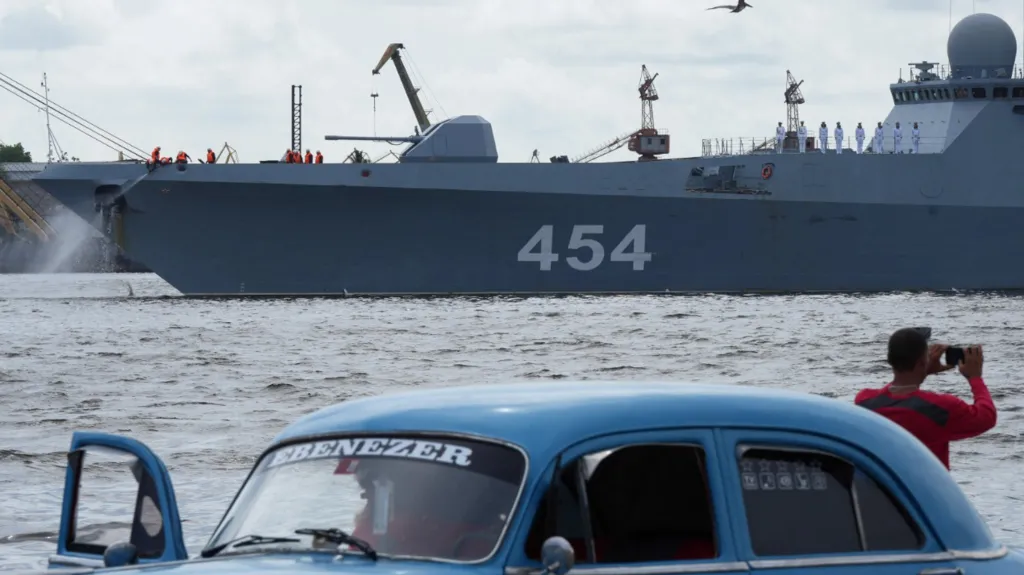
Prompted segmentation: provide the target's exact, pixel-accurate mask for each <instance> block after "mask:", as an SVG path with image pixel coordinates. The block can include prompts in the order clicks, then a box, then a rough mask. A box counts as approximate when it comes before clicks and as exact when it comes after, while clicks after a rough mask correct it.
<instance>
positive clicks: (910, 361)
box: [886, 327, 928, 371]
mask: <svg viewBox="0 0 1024 575" xmlns="http://www.w3.org/2000/svg"><path fill="white" fill-rule="evenodd" d="M927 353H928V338H927V337H926V336H925V334H924V333H922V331H921V330H919V329H915V328H912V327H905V328H903V329H898V330H896V331H895V332H894V333H893V334H892V335H891V336H889V353H888V355H887V357H886V361H888V362H889V365H891V366H892V368H893V370H895V371H911V370H913V369H914V366H915V365H917V362H918V361H920V360H921V357H922V356H924V355H926V354H927Z"/></svg>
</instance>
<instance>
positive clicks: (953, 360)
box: [946, 345, 964, 365]
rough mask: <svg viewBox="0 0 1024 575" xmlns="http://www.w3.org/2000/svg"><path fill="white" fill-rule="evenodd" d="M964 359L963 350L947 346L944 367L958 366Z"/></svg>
mask: <svg viewBox="0 0 1024 575" xmlns="http://www.w3.org/2000/svg"><path fill="white" fill-rule="evenodd" d="M963 359H964V348H962V347H955V346H952V345H951V346H949V347H947V348H946V365H959V364H960V362H961V361H963Z"/></svg>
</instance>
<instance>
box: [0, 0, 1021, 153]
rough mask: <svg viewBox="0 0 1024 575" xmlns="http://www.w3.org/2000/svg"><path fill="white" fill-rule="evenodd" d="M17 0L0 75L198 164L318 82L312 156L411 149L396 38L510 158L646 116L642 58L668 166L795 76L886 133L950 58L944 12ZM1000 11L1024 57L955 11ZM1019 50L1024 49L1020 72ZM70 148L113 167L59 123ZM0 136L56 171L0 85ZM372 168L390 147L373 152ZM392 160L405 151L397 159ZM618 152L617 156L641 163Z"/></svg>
mask: <svg viewBox="0 0 1024 575" xmlns="http://www.w3.org/2000/svg"><path fill="white" fill-rule="evenodd" d="M728 1H729V0H635V1H623V0H548V1H546V2H541V1H536V0H372V1H370V0H364V1H361V2H356V1H354V0H296V1H294V2H289V1H282V0H205V1H199V0H177V1H175V2H152V1H150V0H2V2H0V73H3V74H6V75H7V76H10V77H12V78H14V79H15V80H17V81H19V82H21V83H22V84H25V85H26V86H28V87H31V88H33V89H36V90H40V82H41V80H42V76H43V73H44V72H46V73H47V75H48V78H49V86H50V97H51V98H52V99H53V101H55V102H56V103H57V104H59V105H61V106H63V107H65V108H67V109H69V110H70V111H72V112H74V113H76V114H78V115H79V116H82V117H84V118H85V119H87V120H89V121H91V122H93V123H95V124H97V125H99V126H100V127H102V128H103V129H105V130H107V131H109V132H111V133H113V134H115V135H117V136H118V137H120V138H122V139H124V140H126V141H128V142H130V143H132V144H134V145H135V146H138V147H140V148H142V149H143V150H145V151H146V152H148V151H149V150H150V149H152V147H153V146H154V145H157V144H159V145H161V146H163V149H164V151H165V154H166V153H168V152H170V153H172V154H173V153H174V151H176V150H178V149H185V150H187V151H188V152H189V153H190V154H191V156H192V157H193V158H198V157H199V156H201V155H202V153H203V152H204V151H205V149H206V148H207V147H211V146H212V147H214V148H215V149H218V150H219V149H220V147H221V146H222V145H223V144H224V142H228V143H230V144H231V145H232V146H233V147H234V148H235V149H237V151H238V153H239V156H240V159H241V160H242V161H243V162H254V161H258V160H261V159H276V158H278V157H280V156H281V154H282V153H283V152H284V150H285V149H286V148H287V147H288V146H289V144H290V141H291V120H290V115H291V107H290V97H291V95H290V91H291V85H292V84H301V85H302V86H303V147H308V148H312V149H313V150H316V149H320V150H322V151H323V152H324V154H325V156H326V157H327V160H328V161H331V160H335V161H338V160H340V159H341V158H342V157H344V156H345V155H347V154H348V152H349V151H351V149H352V147H353V145H354V144H353V143H349V142H326V141H324V139H323V137H324V135H325V134H346V135H371V134H373V132H374V115H373V107H372V100H371V98H370V92H371V91H376V92H378V93H379V95H380V96H379V98H378V99H377V113H376V132H377V133H378V134H382V135H399V136H401V135H408V134H410V133H411V132H412V128H413V126H414V125H415V120H414V118H413V115H412V112H411V109H410V107H409V104H408V102H407V100H406V98H405V95H404V94H403V92H402V88H401V85H400V83H399V81H398V76H397V74H396V73H395V70H394V67H393V66H392V65H391V64H388V65H387V66H386V67H385V69H384V70H382V72H381V74H380V75H379V76H371V74H370V70H371V69H372V68H373V66H374V65H375V64H376V63H377V60H378V59H379V58H380V56H381V55H382V53H383V52H384V50H385V48H386V47H387V45H388V43H390V42H403V43H404V44H405V45H406V46H407V47H408V52H407V57H408V58H409V59H410V60H411V63H412V69H413V70H414V72H417V74H416V75H415V76H414V80H415V81H416V82H417V84H418V85H420V87H421V88H422V91H421V96H422V97H423V99H424V104H425V107H426V108H427V109H433V114H432V116H431V117H432V118H434V119H442V118H444V117H451V116H456V115H459V114H477V115H480V116H483V117H484V118H486V119H487V120H489V121H490V122H491V123H492V124H493V127H494V133H495V137H496V139H497V143H498V153H499V155H500V158H501V161H527V160H528V159H529V157H530V154H531V152H532V151H533V150H534V149H535V148H536V149H539V152H540V156H541V158H542V159H544V160H545V161H546V160H547V158H548V157H549V156H552V155H555V154H566V155H569V156H570V157H573V156H576V155H580V154H583V153H585V152H587V151H588V150H589V149H591V148H594V147H597V146H599V145H601V144H602V143H604V142H605V141H607V140H610V139H612V138H614V137H616V136H618V135H620V134H622V133H625V132H629V131H631V130H635V129H637V128H638V127H639V124H640V101H639V98H638V92H637V84H638V82H639V79H640V66H641V64H646V65H647V66H648V68H649V69H650V70H651V71H652V72H657V73H658V74H659V76H658V78H657V80H656V82H655V86H656V88H657V90H658V92H659V94H660V96H661V99H660V100H659V101H658V102H656V103H655V108H654V116H655V123H656V126H657V127H658V128H660V129H663V130H667V131H668V132H669V133H670V134H671V135H672V137H673V149H672V152H673V155H698V154H699V153H700V142H701V139H702V138H726V137H737V136H743V137H753V136H770V135H771V134H772V133H773V130H774V126H775V124H776V122H779V121H785V119H786V116H785V114H786V109H785V105H784V103H783V96H782V92H783V90H784V88H785V77H786V69H787V68H788V69H791V70H792V71H793V73H794V74H795V75H796V76H797V78H798V79H803V80H805V82H804V85H803V88H802V89H803V94H804V97H805V98H806V100H807V103H806V104H805V105H804V106H803V107H802V108H801V118H802V119H804V120H805V121H806V122H807V124H808V125H810V126H816V125H818V124H819V123H820V122H821V121H823V120H824V121H827V122H829V124H830V125H831V124H833V123H834V122H835V121H837V120H839V121H842V122H843V124H844V126H848V127H849V128H850V129H852V127H853V126H855V125H856V123H857V122H858V121H861V122H864V123H865V125H868V123H870V124H874V123H875V122H876V121H878V120H882V119H883V118H884V117H885V115H886V114H887V113H888V111H889V109H890V108H891V99H890V98H889V95H888V93H887V85H888V84H889V83H890V82H894V81H895V80H896V79H897V78H898V76H899V73H900V70H901V68H902V70H903V74H904V76H906V74H907V72H906V70H907V64H908V62H917V61H921V60H929V61H937V62H942V63H946V61H947V58H946V36H947V34H948V30H949V24H950V7H949V1H948V0H856V1H854V0H753V4H754V6H753V7H752V8H751V9H749V10H746V11H744V12H742V13H740V14H731V13H729V12H728V11H725V10H712V11H707V10H705V8H707V7H709V6H714V5H718V4H723V3H727V2H728ZM975 8H976V9H977V11H978V12H989V13H992V14H996V15H998V16H1000V17H1002V18H1003V19H1004V20H1006V21H1007V23H1009V24H1010V26H1011V27H1012V28H1013V30H1014V33H1015V34H1016V35H1017V43H1018V45H1020V43H1021V40H1022V38H1024V32H1022V22H1024V0H953V7H952V12H953V18H952V21H953V24H954V25H955V23H956V21H957V20H959V19H960V18H962V17H964V16H966V15H969V14H970V13H971V12H972V10H974V9H975ZM1021 57H1022V50H1021V49H1020V48H1018V51H1017V61H1018V62H1020V61H1021ZM53 131H54V133H55V134H56V136H57V140H58V141H59V143H60V145H61V146H62V148H63V149H64V150H65V151H67V152H68V153H69V154H70V155H73V156H78V157H80V158H82V159H89V160H108V159H115V158H116V153H115V152H112V151H111V150H109V149H108V148H105V147H103V146H102V145H100V144H97V143H95V142H93V141H92V140H90V139H89V138H87V137H85V136H83V135H81V134H79V133H78V132H76V131H75V130H74V129H72V128H69V127H67V126H65V125H63V124H61V123H59V122H56V121H54V122H53ZM0 141H3V142H4V143H7V144H11V143H15V142H19V141H20V142H23V143H24V144H25V146H26V147H27V148H28V149H29V150H30V151H31V152H32V154H33V157H34V158H36V159H45V158H46V150H47V139H46V129H45V118H44V114H43V113H42V112H39V111H37V110H36V109H34V108H33V107H32V106H30V105H29V104H26V103H24V102H22V101H21V100H19V99H17V98H16V97H14V96H12V95H10V94H9V93H7V92H6V91H0ZM360 147H361V148H363V149H366V150H367V151H369V152H370V153H371V156H374V157H376V156H379V155H382V154H384V153H386V152H387V150H388V149H390V148H389V147H388V146H387V145H384V144H362V145H361V146H360ZM397 149H398V148H396V150H397ZM631 156H632V155H631V154H630V153H629V152H627V151H625V150H622V151H620V152H617V153H616V154H614V155H610V156H607V157H606V159H629V158H630V157H631Z"/></svg>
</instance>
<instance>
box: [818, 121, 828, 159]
mask: <svg viewBox="0 0 1024 575" xmlns="http://www.w3.org/2000/svg"><path fill="white" fill-rule="evenodd" d="M827 147H828V126H826V125H825V122H822V123H821V127H820V128H818V150H820V151H821V153H822V154H824V153H825V148H827Z"/></svg>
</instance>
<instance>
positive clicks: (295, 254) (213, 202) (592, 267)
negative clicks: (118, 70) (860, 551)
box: [35, 21, 1024, 296]
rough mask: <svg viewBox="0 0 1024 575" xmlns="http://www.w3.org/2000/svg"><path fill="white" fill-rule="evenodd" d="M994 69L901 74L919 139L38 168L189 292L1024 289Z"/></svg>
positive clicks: (1013, 136)
mask: <svg viewBox="0 0 1024 575" xmlns="http://www.w3.org/2000/svg"><path fill="white" fill-rule="evenodd" d="M1000 22H1001V21H1000ZM1004 25H1005V23H1004ZM957 28H960V25H958V27H957ZM956 32H957V30H956V29H954V34H955V33H956ZM952 56H953V55H952V54H951V59H952ZM1012 58H1013V56H1011V59H1010V62H1011V63H1012V62H1013V59H1012ZM996 72H998V69H996ZM978 76H979V75H978V74H976V73H975V74H974V77H969V76H967V75H966V74H960V75H955V74H954V75H952V76H947V77H943V78H939V77H933V78H928V77H925V78H924V79H923V80H920V79H919V81H917V82H904V83H898V84H893V85H891V86H890V91H891V93H892V97H893V98H894V101H895V105H894V107H893V109H892V111H891V112H890V114H889V116H888V117H887V118H886V119H885V121H884V122H883V124H884V126H886V136H885V138H884V140H883V142H884V150H889V151H891V150H892V149H893V144H894V142H893V136H892V133H891V130H892V127H893V126H894V125H895V123H896V122H901V123H902V125H903V126H904V129H905V130H906V135H905V136H904V138H903V151H904V152H910V151H911V148H912V145H911V143H910V134H909V132H910V130H909V126H911V125H912V124H913V123H915V122H916V123H918V124H919V125H920V127H921V128H920V129H921V135H922V137H921V140H920V148H919V150H918V153H898V154H894V153H882V151H883V150H878V151H873V150H871V152H872V153H864V154H856V153H853V151H852V150H844V152H843V153H842V154H837V153H835V151H834V150H829V151H828V152H827V153H819V152H818V151H817V150H809V151H808V152H807V153H797V152H796V151H795V150H793V149H789V148H787V149H785V150H783V151H781V152H771V153H748V154H738V155H708V156H704V157H697V158H685V159H670V160H658V161H644V162H608V163H550V164H537V163H498V162H497V154H496V151H495V150H494V145H493V136H492V135H491V131H490V125H489V124H487V123H486V122H485V121H484V120H482V119H481V118H479V117H476V116H460V117H458V118H455V119H452V120H449V121H446V122H444V123H441V124H437V125H435V126H433V127H432V129H431V131H430V132H428V133H425V134H424V136H423V137H422V138H420V139H418V140H416V141H415V142H414V143H412V145H411V146H410V148H409V149H408V150H407V151H406V152H405V154H403V156H402V160H401V162H400V163H397V164H321V165H292V164H277V163H264V164H252V165H239V164H232V165H202V164H188V165H182V166H176V165H171V166H161V167H158V168H156V169H155V170H152V171H151V172H150V171H148V168H147V167H146V166H145V165H141V164H54V165H51V166H49V167H48V168H46V169H45V170H44V171H43V172H42V173H40V174H39V175H37V176H36V177H35V180H36V181H37V182H38V183H39V184H40V185H41V186H42V187H43V188H44V189H45V190H46V191H48V192H49V193H51V194H52V195H54V196H55V197H56V198H57V199H58V200H59V201H61V202H62V203H64V204H65V205H66V206H67V207H69V208H70V209H72V210H73V211H74V212H76V213H77V214H79V215H80V216H82V217H83V218H85V219H86V220H87V221H91V222H94V223H95V225H97V227H99V228H100V229H101V231H103V232H104V233H106V234H107V235H109V236H111V237H112V238H113V239H114V240H115V241H116V242H117V243H118V244H119V245H121V247H122V248H123V249H124V250H125V252H126V253H127V254H128V255H129V256H130V257H131V258H132V259H134V260H137V261H139V262H141V263H143V264H144V265H146V266H147V267H148V268H149V269H151V270H153V272H155V273H157V274H158V275H160V276H161V277H163V278H164V279H165V280H166V281H167V282H169V283H170V284H171V285H173V286H174V287H175V288H177V289H178V290H179V291H181V292H182V293H183V294H185V295H193V296H239V295H241V296H293V295H294V296H299V295H342V294H349V295H362V294H372V295H402V294H408V295H414V294H422V295H446V294H553V293H574V294H585V293H595V294H596V293H665V292H743V293H758V292H762V293H764V292H877V291H897V290H935V291H944V290H1017V289H1024V266H1021V265H1020V263H1021V262H1022V261H1024V161H1022V160H1021V158H1024V88H1022V86H1024V82H1022V81H1021V80H1020V79H1018V78H1012V77H1009V76H1005V74H1004V75H1003V77H1001V78H1000V77H997V76H998V74H997V73H993V74H992V75H991V76H990V77H988V78H983V79H977V78H978ZM1011 76H1012V74H1011ZM979 88H981V90H982V91H981V92H979V91H978V89H979ZM1000 88H1001V89H1003V91H1000V90H999V89H1000ZM961 89H963V90H967V91H969V92H968V93H970V94H972V96H971V97H967V98H965V99H959V98H957V97H956V96H955V95H956V94H960V93H961V92H960V90H961ZM922 91H923V92H924V93H925V95H924V96H922V95H921V93H922ZM915 92H916V93H915ZM944 94H945V96H944ZM999 94H1004V95H1005V97H1001V96H999ZM871 129H872V126H870V125H868V126H867V130H868V132H869V136H868V137H869V141H868V142H867V146H868V148H869V150H870V147H871V142H870V132H871ZM852 131H853V130H852V129H851V130H850V132H852ZM467 136H469V137H467ZM98 214H99V215H98ZM112 214H113V215H112ZM101 216H102V217H101Z"/></svg>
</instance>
